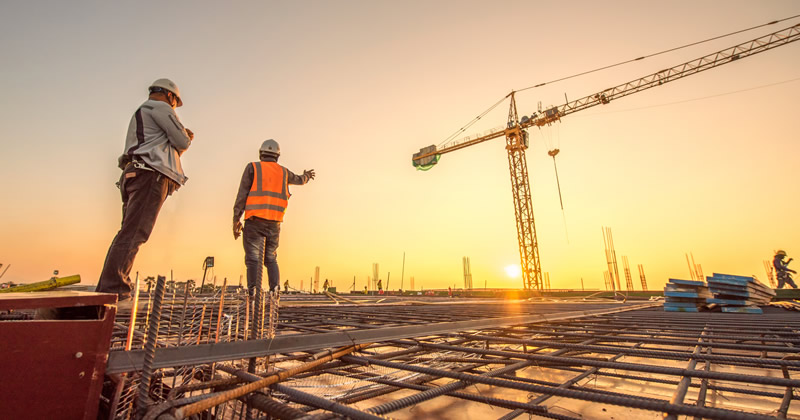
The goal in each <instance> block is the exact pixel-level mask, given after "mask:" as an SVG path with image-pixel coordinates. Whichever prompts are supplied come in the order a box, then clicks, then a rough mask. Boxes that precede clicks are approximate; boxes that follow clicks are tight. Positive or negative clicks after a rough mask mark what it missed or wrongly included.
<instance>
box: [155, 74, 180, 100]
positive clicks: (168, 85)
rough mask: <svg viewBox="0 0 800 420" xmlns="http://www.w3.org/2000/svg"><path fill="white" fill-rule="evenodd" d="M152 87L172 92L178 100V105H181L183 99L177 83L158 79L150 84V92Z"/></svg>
mask: <svg viewBox="0 0 800 420" xmlns="http://www.w3.org/2000/svg"><path fill="white" fill-rule="evenodd" d="M154 88H160V89H165V90H168V91H170V92H172V94H173V95H175V98H176V99H177V100H178V106H181V105H183V101H182V100H181V90H180V89H178V85H176V84H175V82H173V81H172V80H169V79H158V80H156V81H155V82H153V83H151V84H150V88H149V89H150V92H153V91H154Z"/></svg>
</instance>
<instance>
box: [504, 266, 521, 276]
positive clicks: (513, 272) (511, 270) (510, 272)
mask: <svg viewBox="0 0 800 420" xmlns="http://www.w3.org/2000/svg"><path fill="white" fill-rule="evenodd" d="M505 270H506V275H507V276H508V277H511V278H512V279H515V278H517V277H519V276H520V274H522V270H520V268H519V265H517V264H511V265H507V266H506V268H505Z"/></svg>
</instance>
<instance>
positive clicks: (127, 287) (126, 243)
mask: <svg viewBox="0 0 800 420" xmlns="http://www.w3.org/2000/svg"><path fill="white" fill-rule="evenodd" d="M149 93H150V96H149V98H148V99H147V101H145V102H144V103H143V104H142V105H141V106H139V108H138V109H137V110H136V112H135V113H134V114H133V117H132V118H131V122H130V125H129V126H128V135H127V137H126V139H125V151H124V153H123V154H122V156H120V158H119V162H118V163H119V167H120V168H121V169H122V175H121V176H120V179H119V182H118V183H117V186H118V187H119V189H120V192H121V193H122V227H120V229H119V232H117V235H116V236H115V237H114V240H113V241H112V242H111V246H110V247H109V249H108V254H107V255H106V260H105V263H104V264H103V271H102V272H101V273H100V280H99V281H98V283H97V288H96V289H95V290H96V291H98V292H105V293H116V294H117V296H118V298H119V301H120V304H119V305H118V309H128V308H130V307H131V304H132V300H131V286H132V284H131V280H130V276H129V274H130V272H131V267H133V260H134V259H135V258H136V253H137V252H139V247H140V246H141V245H142V244H143V243H145V242H147V239H148V238H149V237H150V233H151V232H152V231H153V226H155V223H156V217H158V213H159V211H160V210H161V206H162V205H163V204H164V201H165V200H166V199H167V197H168V196H169V195H171V194H172V193H174V192H175V191H176V190H177V189H178V188H180V186H181V185H183V184H185V183H186V179H187V178H186V175H184V174H183V168H182V167H181V155H183V152H185V151H186V150H187V149H188V148H189V146H190V145H191V144H192V140H193V139H194V133H192V131H191V130H189V129H188V128H185V127H184V126H183V124H181V122H180V120H179V119H178V115H177V114H175V108H177V107H180V106H182V105H183V101H182V100H181V93H180V90H179V89H178V86H177V85H176V84H175V83H173V82H172V81H171V80H169V79H158V80H156V81H155V82H153V83H152V84H151V85H150V87H149Z"/></svg>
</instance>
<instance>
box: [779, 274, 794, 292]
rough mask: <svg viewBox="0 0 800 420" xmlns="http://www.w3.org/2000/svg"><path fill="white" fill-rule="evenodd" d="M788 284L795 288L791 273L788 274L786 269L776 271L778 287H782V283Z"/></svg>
mask: <svg viewBox="0 0 800 420" xmlns="http://www.w3.org/2000/svg"><path fill="white" fill-rule="evenodd" d="M784 283H785V284H788V285H789V286H792V288H793V289H797V285H796V284H794V280H792V275H791V274H789V272H787V271H778V289H782V288H783V285H784Z"/></svg>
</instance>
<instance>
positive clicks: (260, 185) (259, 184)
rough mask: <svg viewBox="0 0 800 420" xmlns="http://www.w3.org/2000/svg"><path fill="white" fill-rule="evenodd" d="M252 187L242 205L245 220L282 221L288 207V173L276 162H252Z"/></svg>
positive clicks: (289, 195)
mask: <svg viewBox="0 0 800 420" xmlns="http://www.w3.org/2000/svg"><path fill="white" fill-rule="evenodd" d="M252 165H253V169H254V171H253V185H252V186H251V187H250V192H249V193H248V194H247V201H246V202H245V205H244V218H245V220H247V219H249V218H251V217H260V218H262V219H266V220H275V221H278V222H282V221H283V215H284V213H286V207H287V206H288V205H289V197H291V194H289V173H288V171H287V170H286V169H285V168H284V167H283V166H281V165H278V164H277V163H276V162H252Z"/></svg>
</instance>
